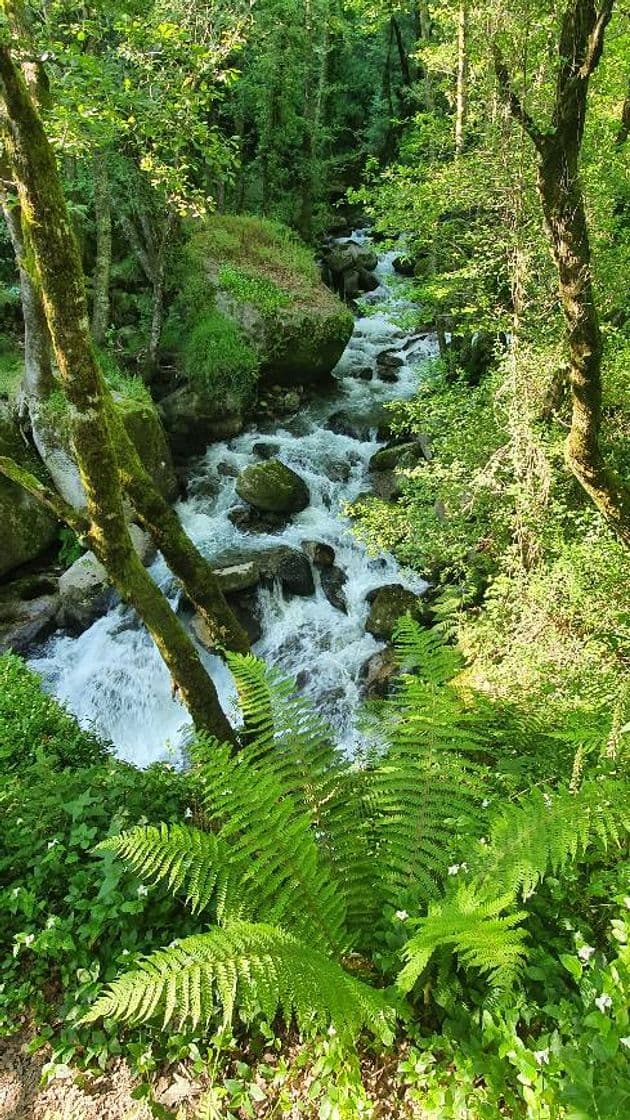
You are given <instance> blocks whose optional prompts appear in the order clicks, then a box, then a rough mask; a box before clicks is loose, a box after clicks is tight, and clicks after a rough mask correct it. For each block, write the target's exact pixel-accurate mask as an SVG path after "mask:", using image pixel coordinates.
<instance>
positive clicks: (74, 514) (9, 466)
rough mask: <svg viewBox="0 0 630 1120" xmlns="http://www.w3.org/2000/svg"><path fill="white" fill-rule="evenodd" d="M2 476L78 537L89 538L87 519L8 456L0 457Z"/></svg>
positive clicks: (0, 472)
mask: <svg viewBox="0 0 630 1120" xmlns="http://www.w3.org/2000/svg"><path fill="white" fill-rule="evenodd" d="M0 474H3V475H4V476H5V478H8V479H10V481H11V482H15V483H16V485H17V486H21V487H22V489H23V490H26V492H27V494H30V495H31V497H32V498H35V499H36V500H37V501H38V502H39V503H40V504H41V505H43V506H45V507H46V509H48V510H50V512H51V513H53V514H54V515H55V517H56V518H57V519H58V520H59V521H65V523H66V525H69V526H70V528H71V529H74V531H75V533H76V534H77V536H80V537H86V536H88V534H89V525H88V522H87V520H86V519H85V517H83V515H82V514H81V513H79V512H78V510H76V509H74V508H73V507H72V506H71V505H69V503H68V502H66V501H64V499H63V498H62V497H61V496H60V495H59V494H58V493H57V492H56V490H52V489H51V488H50V487H49V486H46V485H45V484H44V483H43V482H40V480H39V479H38V478H36V476H35V475H34V474H31V472H30V471H27V470H26V469H25V467H21V466H20V465H19V464H18V463H16V462H15V460H14V459H10V458H9V457H8V456H6V455H0Z"/></svg>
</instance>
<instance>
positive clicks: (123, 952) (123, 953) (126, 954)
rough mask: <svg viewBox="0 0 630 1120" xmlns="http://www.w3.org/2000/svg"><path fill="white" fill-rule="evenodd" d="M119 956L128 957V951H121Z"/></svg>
mask: <svg viewBox="0 0 630 1120" xmlns="http://www.w3.org/2000/svg"><path fill="white" fill-rule="evenodd" d="M120 955H121V957H128V956H129V950H128V949H123V951H122V953H121V954H120Z"/></svg>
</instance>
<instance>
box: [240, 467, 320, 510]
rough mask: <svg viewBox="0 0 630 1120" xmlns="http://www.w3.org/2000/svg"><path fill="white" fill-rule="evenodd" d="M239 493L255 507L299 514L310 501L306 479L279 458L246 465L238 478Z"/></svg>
mask: <svg viewBox="0 0 630 1120" xmlns="http://www.w3.org/2000/svg"><path fill="white" fill-rule="evenodd" d="M236 493H237V494H238V496H239V498H242V499H243V501H245V502H248V503H249V505H250V506H253V507H254V509H258V510H263V511H265V512H270V513H299V511H300V510H302V509H306V507H307V505H308V503H309V501H310V494H309V491H308V486H307V485H306V483H305V482H304V480H303V479H302V478H300V476H299V475H298V474H296V473H295V471H292V470H291V468H290V467H287V466H285V464H284V463H281V462H280V460H279V459H267V460H266V462H263V463H252V464H251V465H250V466H249V467H245V470H243V471H241V473H240V474H239V476H238V478H237V480H236Z"/></svg>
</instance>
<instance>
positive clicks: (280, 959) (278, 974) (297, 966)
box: [85, 922, 391, 1037]
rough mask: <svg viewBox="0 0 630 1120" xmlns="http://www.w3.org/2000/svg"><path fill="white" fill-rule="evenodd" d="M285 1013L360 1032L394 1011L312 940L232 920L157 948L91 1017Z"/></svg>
mask: <svg viewBox="0 0 630 1120" xmlns="http://www.w3.org/2000/svg"><path fill="white" fill-rule="evenodd" d="M237 1005H238V1007H239V1010H240V1011H241V1014H242V1016H243V1018H245V1019H248V1018H251V1017H252V1016H254V1015H255V1014H256V1013H258V1012H260V1013H262V1014H263V1015H264V1016H265V1017H266V1018H267V1019H268V1020H270V1021H271V1020H273V1018H274V1017H275V1016H276V1014H277V1013H280V1014H281V1015H282V1016H283V1018H284V1020H285V1022H290V1021H291V1020H292V1019H293V1018H294V1019H295V1021H296V1022H297V1024H298V1026H299V1027H300V1028H301V1029H307V1028H313V1027H318V1026H320V1027H321V1026H325V1025H327V1024H329V1023H330V1024H332V1025H333V1026H334V1027H335V1029H336V1030H337V1031H339V1032H340V1033H343V1034H347V1035H350V1036H352V1037H354V1036H356V1035H357V1034H358V1032H359V1031H360V1030H361V1029H362V1028H363V1027H368V1028H369V1029H370V1030H372V1031H374V1032H375V1033H377V1034H378V1033H380V1032H381V1031H382V1029H383V1027H384V1025H385V1022H386V1020H387V1018H388V1016H390V1015H391V1008H390V1005H389V1003H388V1001H387V998H386V996H385V994H384V993H382V992H379V991H375V990H374V989H372V988H368V987H367V986H366V985H365V984H363V983H361V981H359V980H356V979H354V978H353V977H351V976H349V975H348V974H347V973H346V972H344V970H343V969H342V968H341V966H340V965H338V964H337V963H336V962H334V961H331V960H330V959H329V958H327V957H326V956H324V955H323V954H322V953H320V952H319V951H318V950H317V949H315V948H313V946H312V945H310V944H308V943H306V942H304V941H300V940H299V939H298V938H296V937H293V936H291V935H290V934H288V933H286V932H284V931H283V930H281V929H279V928H278V927H273V926H271V925H268V924H252V923H248V922H233V923H231V924H230V925H229V926H227V927H223V928H218V927H217V928H215V929H212V930H210V931H209V932H208V933H205V934H200V935H197V936H194V937H188V938H186V939H185V940H183V941H181V942H179V944H176V945H173V946H171V947H170V948H168V949H160V950H159V951H158V952H156V953H153V954H152V955H151V956H149V957H147V958H146V959H145V960H143V961H141V962H140V964H139V965H138V967H136V968H135V969H133V970H131V971H130V972H127V973H126V974H125V975H123V976H121V977H120V978H119V979H118V980H115V981H114V982H113V983H112V984H111V985H110V986H109V987H108V988H107V990H106V991H105V992H104V993H103V995H101V996H100V997H99V999H98V1000H97V1001H96V1003H95V1004H94V1006H93V1007H92V1008H91V1010H90V1012H89V1014H88V1015H87V1016H86V1019H85V1021H86V1022H92V1021H94V1020H95V1019H98V1018H100V1017H104V1018H114V1019H120V1020H124V1021H127V1022H130V1023H144V1022H146V1021H148V1020H150V1019H154V1018H156V1017H157V1016H158V1015H160V1016H161V1019H162V1023H163V1025H164V1026H166V1025H167V1024H169V1023H170V1022H171V1021H172V1020H175V1021H176V1022H177V1024H178V1025H179V1026H183V1025H184V1024H192V1025H193V1026H198V1025H199V1024H200V1023H205V1022H207V1021H208V1020H209V1019H211V1018H212V1017H213V1016H214V1015H215V1014H216V1013H217V1010H218V1009H219V1008H220V1009H221V1012H222V1015H223V1020H224V1022H225V1023H228V1022H230V1020H231V1019H232V1016H233V1013H234V1008H235V1007H236V1006H237Z"/></svg>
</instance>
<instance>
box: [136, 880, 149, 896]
mask: <svg viewBox="0 0 630 1120" xmlns="http://www.w3.org/2000/svg"><path fill="white" fill-rule="evenodd" d="M148 893H149V888H148V887H145V885H144V883H141V884H140V886H139V887H138V898H145V897H146V895H148Z"/></svg>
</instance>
